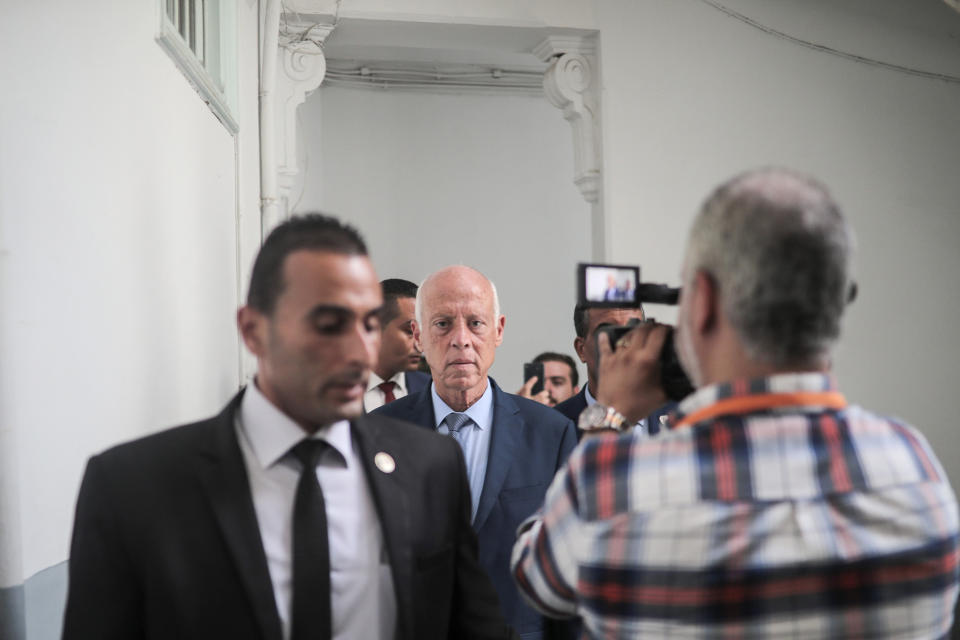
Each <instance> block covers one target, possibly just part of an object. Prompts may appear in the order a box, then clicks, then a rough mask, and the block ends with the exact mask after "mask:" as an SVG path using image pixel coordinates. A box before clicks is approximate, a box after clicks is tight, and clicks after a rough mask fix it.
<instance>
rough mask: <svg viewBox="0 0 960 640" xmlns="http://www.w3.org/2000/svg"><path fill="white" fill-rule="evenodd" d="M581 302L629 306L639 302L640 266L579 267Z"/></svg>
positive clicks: (591, 265) (603, 265)
mask: <svg viewBox="0 0 960 640" xmlns="http://www.w3.org/2000/svg"><path fill="white" fill-rule="evenodd" d="M577 275H578V284H579V292H578V293H579V298H580V302H583V303H587V304H589V305H590V306H606V305H609V306H611V307H627V306H632V305H635V304H636V303H637V284H638V283H639V282H640V268H639V267H629V266H620V265H612V264H580V265H578V267H577Z"/></svg>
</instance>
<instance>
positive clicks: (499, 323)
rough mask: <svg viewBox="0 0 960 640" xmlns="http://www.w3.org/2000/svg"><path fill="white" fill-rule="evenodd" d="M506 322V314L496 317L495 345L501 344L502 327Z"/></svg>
mask: <svg viewBox="0 0 960 640" xmlns="http://www.w3.org/2000/svg"><path fill="white" fill-rule="evenodd" d="M506 324H507V316H500V317H499V318H497V343H496V344H497V346H498V347H499V346H500V345H501V344H503V328H504V327H505V326H506Z"/></svg>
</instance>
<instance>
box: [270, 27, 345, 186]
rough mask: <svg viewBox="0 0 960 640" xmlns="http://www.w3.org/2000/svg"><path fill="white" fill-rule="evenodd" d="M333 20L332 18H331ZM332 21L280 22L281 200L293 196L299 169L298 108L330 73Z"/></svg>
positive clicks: (278, 158) (277, 124)
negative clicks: (327, 42) (328, 56)
mask: <svg viewBox="0 0 960 640" xmlns="http://www.w3.org/2000/svg"><path fill="white" fill-rule="evenodd" d="M331 18H332V17H331ZM333 27H334V24H333V21H332V20H331V21H330V22H312V21H305V20H303V19H298V20H292V19H288V17H287V16H283V18H282V19H281V21H280V39H279V51H278V52H277V53H278V55H277V66H278V69H277V83H276V87H275V98H276V104H277V107H278V108H277V111H276V117H277V123H276V126H277V129H276V131H277V138H276V144H277V152H278V153H277V160H278V162H277V174H278V187H279V189H280V194H279V195H280V197H281V198H285V197H287V196H288V195H289V194H290V189H291V187H292V186H293V182H294V178H295V177H296V175H297V173H298V172H299V168H298V167H297V108H298V107H299V106H300V105H301V104H303V103H304V101H305V100H306V99H307V96H308V95H309V94H310V93H312V92H313V91H315V90H316V89H317V88H318V87H319V86H320V84H321V83H322V82H323V79H324V77H326V74H327V59H326V56H325V55H324V52H323V43H324V41H325V40H326V39H327V36H329V35H330V33H331V32H332V31H333Z"/></svg>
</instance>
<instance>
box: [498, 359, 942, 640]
mask: <svg viewBox="0 0 960 640" xmlns="http://www.w3.org/2000/svg"><path fill="white" fill-rule="evenodd" d="M671 426H672V427H673V429H672V430H671V431H669V432H666V433H663V434H662V435H661V436H659V437H657V438H653V439H648V438H640V437H636V436H634V435H632V434H626V435H623V436H620V437H601V438H588V439H586V440H585V441H584V442H583V443H581V444H580V446H579V447H578V448H577V449H576V450H575V451H574V452H573V454H572V455H571V456H570V460H569V462H568V465H567V466H566V467H564V468H563V469H562V470H561V471H560V472H559V473H558V474H557V477H556V478H555V479H554V481H553V484H552V485H551V487H550V489H549V491H548V492H547V497H546V502H545V504H544V507H543V509H542V511H541V512H539V513H537V514H535V515H534V516H532V517H531V518H530V519H528V520H527V521H526V522H524V524H523V525H521V527H520V532H519V539H518V540H517V543H516V545H515V547H514V549H513V558H512V561H511V566H512V568H513V572H514V576H515V578H516V580H517V583H518V585H519V586H520V589H521V592H522V593H524V595H525V596H526V597H527V598H528V600H529V601H530V602H531V604H533V605H534V606H535V607H536V608H538V609H539V610H541V611H542V612H544V613H546V614H548V615H554V616H559V617H568V616H571V615H574V614H576V615H579V616H581V617H582V618H583V621H584V626H585V629H584V631H585V632H586V633H589V634H590V635H592V636H594V637H597V638H640V637H644V638H668V637H669V638H740V637H750V638H755V637H764V638H910V639H914V638H940V637H946V635H947V634H948V632H949V629H950V625H951V620H952V615H953V606H954V602H955V601H956V598H957V590H958V571H957V561H958V547H957V541H958V537H957V527H958V524H957V503H956V499H955V497H954V495H953V492H952V491H951V489H950V486H949V483H948V481H947V477H946V475H945V474H944V472H943V469H942V468H941V467H940V464H939V462H938V461H937V459H936V457H935V456H934V455H933V452H932V451H931V450H930V447H929V445H928V444H927V442H926V441H925V440H924V438H923V436H921V435H920V434H919V433H918V432H917V431H915V430H914V429H913V428H911V427H909V426H907V425H905V424H903V423H900V422H897V421H895V420H889V419H884V418H879V417H877V416H874V415H872V414H870V413H868V412H866V411H864V410H862V409H860V408H857V407H847V406H846V402H845V400H844V399H843V396H842V395H840V394H839V393H838V392H837V391H836V389H835V387H834V383H833V379H832V378H831V377H829V376H824V375H820V374H790V375H778V376H774V377H771V378H766V379H759V380H749V381H737V382H734V383H732V384H723V385H715V386H711V387H706V388H704V389H701V390H699V391H698V392H697V393H695V394H693V395H692V396H690V397H689V398H687V399H686V400H685V401H684V402H683V403H682V404H681V405H680V407H679V408H678V412H677V413H676V414H674V415H673V416H671Z"/></svg>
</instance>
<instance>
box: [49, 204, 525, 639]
mask: <svg viewBox="0 0 960 640" xmlns="http://www.w3.org/2000/svg"><path fill="white" fill-rule="evenodd" d="M381 301H382V300H381V293H380V287H379V285H378V284H377V279H376V276H375V274H374V270H373V266H372V264H371V262H370V260H369V258H368V257H367V255H366V248H365V246H364V243H363V240H362V239H361V238H360V236H359V235H358V234H357V232H356V231H355V230H354V229H352V228H350V227H347V226H344V225H342V224H341V223H339V222H338V221H337V220H335V219H333V218H328V217H324V216H319V215H310V216H303V217H298V218H293V219H291V220H288V221H287V222H285V223H283V224H282V225H280V226H279V227H277V228H276V229H275V230H274V231H273V232H272V233H271V234H270V236H269V237H268V238H267V239H266V241H265V242H264V245H263V247H262V249H261V251H260V253H259V255H258V256H257V259H256V262H255V265H254V268H253V275H252V277H251V284H250V292H249V297H248V300H247V304H246V306H244V307H243V308H241V309H240V310H239V312H238V314H237V318H238V325H239V328H240V332H241V334H242V337H243V340H244V342H245V344H246V346H247V347H248V348H249V349H250V350H251V351H252V352H253V353H254V354H255V355H256V356H257V361H258V372H257V376H256V379H255V381H254V384H251V385H249V386H248V387H247V388H246V390H242V391H241V392H240V393H239V394H237V396H236V397H235V398H234V399H233V400H232V401H231V402H230V403H229V404H228V405H227V407H226V408H225V409H224V410H223V411H222V412H221V413H220V415H218V416H216V417H214V418H211V419H208V420H204V421H201V422H198V423H194V424H191V425H186V426H182V427H178V428H175V429H171V430H168V431H164V432H161V433H159V434H155V435H152V436H149V437H146V438H143V439H140V440H137V441H134V442H131V443H128V444H124V445H120V446H118V447H115V448H113V449H111V450H109V451H107V452H105V453H103V454H100V455H97V456H94V457H93V458H91V460H90V462H89V463H88V465H87V470H86V473H85V475H84V479H83V484H82V486H81V489H80V496H79V498H78V501H77V513H76V520H75V524H74V534H73V543H72V548H71V557H70V581H69V593H68V599H67V608H66V615H65V621H64V632H63V637H64V638H65V639H66V640H114V639H115V640H129V639H132V638H186V639H197V640H210V639H212V638H229V639H230V640H303V639H306V638H309V639H310V640H316V639H318V638H322V639H324V640H326V639H330V638H335V639H344V640H346V639H347V638H384V639H386V638H401V639H407V640H413V639H417V640H419V639H421V638H438V639H439V638H469V637H475V638H499V637H509V635H510V633H511V632H510V630H509V628H508V627H506V625H505V623H504V621H503V618H502V616H501V614H500V612H499V605H498V602H497V599H496V593H495V592H494V590H493V588H492V586H491V584H490V582H489V580H488V578H487V577H486V575H485V574H484V572H483V570H482V569H481V568H480V566H479V564H478V561H477V556H476V553H477V551H476V537H475V535H474V533H473V531H472V529H471V527H470V508H471V503H470V491H469V484H468V482H467V477H466V474H465V470H464V469H465V465H464V460H463V456H462V453H461V451H460V448H459V447H458V446H457V445H456V443H454V442H452V441H450V439H448V438H443V437H440V436H438V435H436V434H433V433H430V432H427V431H425V430H423V429H419V428H417V427H414V426H412V425H407V424H404V423H401V422H398V421H396V420H390V419H387V418H384V417H376V416H362V415H361V413H362V399H363V393H364V390H365V389H366V379H367V376H368V375H369V373H370V369H371V367H372V366H373V364H374V362H375V359H376V354H377V348H378V346H379V340H380V329H379V325H378V318H379V311H380V306H381Z"/></svg>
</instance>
